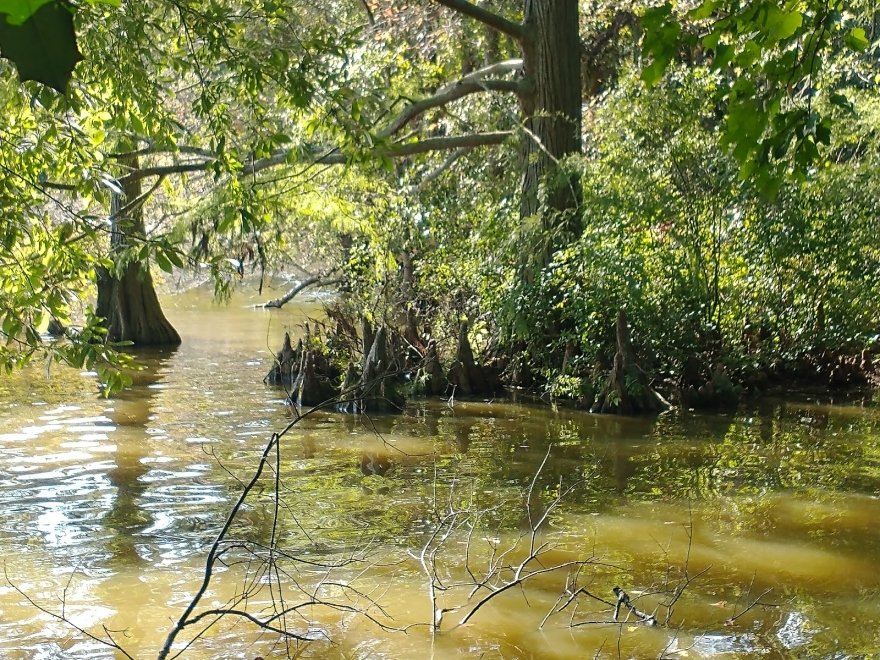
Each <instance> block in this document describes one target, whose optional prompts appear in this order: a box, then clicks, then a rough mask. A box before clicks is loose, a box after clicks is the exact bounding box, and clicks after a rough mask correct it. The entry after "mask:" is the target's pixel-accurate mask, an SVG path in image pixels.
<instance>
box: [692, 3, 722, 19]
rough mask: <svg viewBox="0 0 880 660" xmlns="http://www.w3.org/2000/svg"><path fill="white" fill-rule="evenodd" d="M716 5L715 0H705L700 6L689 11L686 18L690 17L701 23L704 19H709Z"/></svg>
mask: <svg viewBox="0 0 880 660" xmlns="http://www.w3.org/2000/svg"><path fill="white" fill-rule="evenodd" d="M717 4H718V2H717V0H705V1H704V2H703V3H702V4H700V5H697V6H696V7H694V8H693V9H692V10H691V11H690V13H689V14H688V16H690V17H691V18H692V19H693V20H695V21H701V20H703V19H705V18H709V17H710V16H711V15H712V13H713V12H714V11H715V7H716V5H717Z"/></svg>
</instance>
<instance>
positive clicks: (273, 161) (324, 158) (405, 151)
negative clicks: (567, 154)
mask: <svg viewBox="0 0 880 660" xmlns="http://www.w3.org/2000/svg"><path fill="white" fill-rule="evenodd" d="M511 135H513V132H512V131H491V132H487V133H469V134H467V135H449V136H443V137H433V138H426V139H424V140H419V141H418V142H407V143H404V144H392V145H390V146H379V147H377V148H375V149H373V150H372V151H370V152H368V154H369V155H373V156H377V157H381V156H385V157H387V158H402V157H406V156H415V155H418V154H424V153H428V152H431V151H447V150H450V149H472V148H474V147H485V146H491V145H498V144H502V143H504V142H505V141H506V140H507V139H508V138H510V137H511ZM350 160H351V156H350V155H348V154H345V153H343V152H342V151H341V150H339V149H338V148H332V149H325V150H321V151H313V152H310V153H304V154H299V153H297V150H295V149H279V150H277V151H275V152H274V153H272V155H271V156H268V157H266V158H261V159H259V160H255V161H253V162H250V163H248V164H247V165H245V166H244V167H243V168H242V169H241V171H240V173H239V174H240V176H251V175H254V174H257V173H259V172H262V171H263V170H267V169H270V168H272V167H277V166H279V165H282V164H284V163H311V164H314V165H344V164H346V163H348V162H350ZM214 161H215V159H213V158H210V159H206V160H202V161H191V162H187V163H177V164H173V165H156V166H154V167H144V168H141V169H139V170H135V171H134V172H131V173H129V174H126V175H125V176H122V177H119V182H120V183H124V182H131V181H138V180H140V179H146V178H149V177H153V176H159V177H164V176H168V175H171V174H184V173H188V172H204V171H205V170H207V169H208V168H209V167H211V165H212V164H213V163H214Z"/></svg>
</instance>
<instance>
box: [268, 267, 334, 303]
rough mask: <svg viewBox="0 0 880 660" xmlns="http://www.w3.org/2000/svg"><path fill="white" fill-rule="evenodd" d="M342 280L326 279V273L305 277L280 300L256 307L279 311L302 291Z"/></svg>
mask: <svg viewBox="0 0 880 660" xmlns="http://www.w3.org/2000/svg"><path fill="white" fill-rule="evenodd" d="M341 281H342V280H341V279H340V278H338V277H334V278H328V273H322V274H319V275H312V276H311V277H307V278H306V279H304V280H303V281H302V282H300V283H299V284H297V285H296V286H295V287H293V288H292V289H290V291H288V292H287V293H285V294H284V295H283V296H281V297H280V298H276V299H275V300H270V301H269V302H267V303H265V304H263V305H257V307H265V308H272V309H281V308H282V307H283V306H284V305H286V304H287V303H289V302H290V301H291V300H293V299H294V298H295V297H296V294H298V293H299V292H300V291H302V290H303V289H307V288H308V287H310V286H330V285H331V284H339V283H340V282H341Z"/></svg>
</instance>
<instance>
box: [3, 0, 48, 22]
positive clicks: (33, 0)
mask: <svg viewBox="0 0 880 660" xmlns="http://www.w3.org/2000/svg"><path fill="white" fill-rule="evenodd" d="M49 2H54V0H0V14H5V15H6V21H7V22H8V23H9V24H10V25H21V24H22V23H24V22H25V21H26V20H27V19H29V18H30V17H31V16H33V15H34V14H35V13H37V10H38V9H39V8H40V7H42V6H43V5H45V4H47V3H49Z"/></svg>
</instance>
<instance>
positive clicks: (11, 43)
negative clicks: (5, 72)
mask: <svg viewBox="0 0 880 660" xmlns="http://www.w3.org/2000/svg"><path fill="white" fill-rule="evenodd" d="M0 54H2V56H3V57H5V58H7V59H9V60H11V61H12V62H13V63H14V64H15V67H16V68H17V69H18V75H19V78H21V80H22V82H24V81H26V80H36V81H37V82H41V83H43V84H44V85H48V86H49V87H52V88H53V89H56V90H58V91H59V92H61V93H62V94H63V93H64V92H65V91H66V90H67V83H68V82H69V81H70V76H71V74H72V73H73V67H74V66H75V65H76V63H77V62H79V61H80V60H81V59H82V55H81V54H80V52H79V49H78V48H77V46H76V35H75V34H74V31H73V9H72V8H71V7H69V6H67V5H66V4H63V3H62V2H57V1H55V2H51V3H49V4H44V5H43V6H42V7H40V8H39V9H37V10H36V11H35V12H34V13H33V14H32V15H31V16H30V17H29V18H27V20H25V21H24V22H23V23H22V24H21V25H16V24H14V23H11V22H10V21H9V18H8V16H2V17H0Z"/></svg>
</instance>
